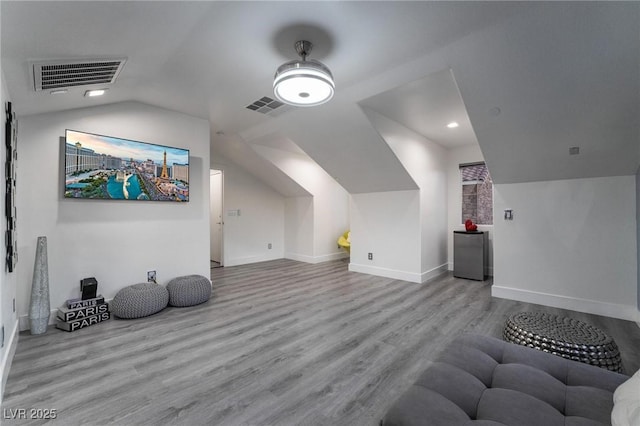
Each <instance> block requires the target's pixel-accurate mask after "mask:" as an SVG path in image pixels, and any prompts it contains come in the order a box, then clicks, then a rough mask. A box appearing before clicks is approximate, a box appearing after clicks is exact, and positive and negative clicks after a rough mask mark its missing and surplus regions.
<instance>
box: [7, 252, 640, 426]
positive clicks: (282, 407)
mask: <svg viewBox="0 0 640 426" xmlns="http://www.w3.org/2000/svg"><path fill="white" fill-rule="evenodd" d="M211 276H212V277H211V278H212V280H213V282H214V296H213V297H212V299H211V300H210V301H209V302H207V303H205V304H203V305H199V306H196V307H191V308H167V309H165V310H164V311H162V312H161V313H159V314H157V315H154V316H152V317H148V318H144V319H138V320H118V319H113V320H110V321H108V322H106V323H102V324H99V325H96V326H93V327H89V328H86V329H83V330H79V331H77V332H74V333H66V332H64V331H59V330H56V329H49V330H48V332H47V334H46V335H41V336H31V335H29V334H28V333H23V334H21V335H20V339H19V343H18V348H17V351H16V355H15V358H14V361H13V366H12V368H11V371H10V374H9V379H8V382H7V387H6V391H5V398H4V403H3V406H2V408H3V417H4V418H3V421H2V423H3V424H19V425H27V424H38V425H40V424H56V425H93V424H95V425H111V424H114V425H320V424H322V425H326V424H331V425H376V424H377V423H378V421H379V419H380V418H381V417H382V415H383V414H384V412H385V411H386V410H387V408H388V407H389V406H390V404H391V403H392V402H393V401H394V400H395V399H396V398H397V397H398V395H399V394H400V393H402V392H403V391H404V390H405V389H407V388H408V387H409V386H410V385H411V383H412V382H413V381H414V380H415V379H416V376H417V374H418V373H419V372H420V371H421V370H423V369H424V368H426V367H427V366H428V365H429V363H430V362H431V361H432V360H433V359H434V357H436V356H437V355H438V354H439V352H440V351H441V350H442V349H443V347H444V346H445V345H446V344H447V343H448V342H449V341H451V340H452V339H453V338H454V337H455V336H457V335H459V334H461V333H464V332H477V333H481V334H487V335H492V336H496V337H500V336H501V333H502V328H503V325H504V321H505V319H506V317H507V316H508V315H509V314H511V313H514V312H518V311H522V310H544V311H547V312H553V313H558V314H563V315H570V316H573V317H575V318H578V319H581V320H583V321H587V322H589V323H591V324H593V325H595V326H597V327H600V328H602V329H603V330H604V331H605V332H607V333H609V334H610V335H612V336H613V337H614V339H615V340H616V342H617V343H618V345H619V346H620V349H621V352H622V358H623V362H624V365H625V367H626V368H627V371H635V370H637V369H638V368H640V328H638V326H637V325H636V324H635V323H632V322H629V321H621V320H615V319H611V318H606V317H599V316H593V315H588V314H581V313H577V312H570V311H563V310H560V309H553V308H548V307H543V306H539V305H531V304H527V303H520V302H514V301H508V300H503V299H493V298H491V296H490V282H489V281H486V282H476V281H468V280H461V279H457V278H454V277H452V276H451V275H444V276H442V277H439V278H437V279H436V280H435V281H432V282H429V283H426V284H414V283H407V282H403V281H398V280H393V279H388V278H381V277H375V276H371V275H366V274H358V273H353V272H348V270H347V262H346V261H344V260H339V261H332V262H326V263H321V264H317V265H311V264H305V263H300V262H295V261H291V260H277V261H272V262H264V263H258V264H252V265H245V266H237V267H229V268H227V267H225V268H217V269H212V270H211ZM19 408H24V409H27V415H28V414H29V413H28V409H30V408H34V409H55V410H56V413H57V418H56V419H55V420H51V421H49V422H45V421H43V420H34V419H31V420H29V419H27V420H24V419H20V420H10V419H7V417H10V413H11V411H10V410H16V409H19ZM14 412H15V411H14Z"/></svg>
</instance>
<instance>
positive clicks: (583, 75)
mask: <svg viewBox="0 0 640 426" xmlns="http://www.w3.org/2000/svg"><path fill="white" fill-rule="evenodd" d="M639 10H640V5H639V4H638V3H609V2H603V3H599V2H594V3H574V2H555V3H546V2H545V3H538V2H531V3H527V2H413V1H412V2H402V1H380V2H332V1H322V2H313V1H301V2H271V1H264V2H224V1H216V2H208V1H193V2H188V1H179V2H171V1H162V2H160V1H158V2H150V1H149V2H147V1H139V2H101V1H70V2H60V1H56V2H48V1H44V2H23V1H15V2H12V1H6V0H3V1H2V2H0V17H1V26H0V29H1V36H2V37H1V43H2V45H1V48H2V51H1V54H2V58H1V59H2V62H1V66H2V71H3V73H4V76H5V80H6V82H7V86H8V88H9V92H10V95H11V98H12V101H13V102H14V104H15V108H16V109H17V111H18V113H19V114H21V115H28V114H38V113H46V112H51V111H59V110H65V109H72V108H82V107H86V106H94V105H98V104H105V103H116V102H122V101H131V100H135V101H139V102H145V103H148V104H152V105H156V106H160V107H164V108H167V109H171V110H175V111H179V112H183V113H186V114H190V115H193V116H196V117H201V118H205V119H208V120H209V122H210V125H211V138H212V141H211V143H212V157H214V156H216V155H220V156H225V157H227V158H230V159H231V160H232V161H234V162H236V163H238V164H239V165H241V166H243V167H244V168H245V169H247V170H250V171H251V172H252V173H254V174H256V175H257V176H258V177H259V178H261V179H263V180H265V181H267V182H271V183H270V184H271V185H274V186H275V185H281V188H280V189H279V190H280V191H281V192H283V193H284V194H293V195H295V194H299V193H301V192H303V191H300V188H299V187H297V186H296V185H290V184H286V183H283V180H286V179H283V178H282V176H280V175H278V172H276V171H275V168H274V167H269V165H265V164H263V165H260V161H263V160H261V159H260V158H259V157H258V156H256V154H255V153H252V150H251V149H247V148H248V147H249V146H250V144H251V143H252V140H254V141H257V140H264V136H265V135H271V134H275V133H278V132H280V133H282V135H283V137H282V142H278V141H277V140H274V139H273V138H271V139H269V141H270V142H269V143H270V144H272V145H273V144H278V143H283V144H289V147H288V148H287V149H298V148H292V147H291V146H290V145H291V142H293V143H294V144H295V145H296V146H297V147H299V148H300V149H302V150H303V151H304V152H306V153H308V154H309V155H310V156H311V157H312V158H314V160H316V161H317V162H318V163H319V164H320V165H321V166H322V167H323V168H325V170H327V171H328V172H329V173H330V174H331V175H332V176H334V177H336V179H337V180H338V181H339V182H341V184H343V186H345V188H346V189H347V190H349V191H350V192H367V191H371V192H373V191H376V190H395V189H408V188H412V182H411V181H410V179H407V176H406V175H403V174H402V173H403V172H402V167H401V166H400V165H399V164H397V163H394V161H397V160H394V157H393V155H392V153H391V151H390V150H389V149H388V147H385V146H384V142H383V141H380V140H376V137H375V131H373V130H372V129H366V119H365V118H364V115H363V114H361V113H359V112H358V108H359V107H358V106H359V105H362V106H366V107H368V108H371V109H373V110H375V111H377V112H378V113H381V114H383V115H386V116H388V117H389V118H391V119H393V120H395V121H397V122H399V123H401V124H403V125H405V126H406V127H409V128H411V129H412V130H414V131H416V132H418V133H421V134H423V135H424V136H425V137H427V138H429V139H431V140H433V141H435V142H437V143H440V144H442V145H443V146H445V147H455V146H460V145H464V144H469V143H476V142H475V139H476V137H477V142H478V143H479V144H480V147H481V149H482V151H483V153H484V155H485V157H486V159H487V162H488V164H489V167H490V169H491V170H492V175H493V177H494V180H495V181H496V182H498V183H501V182H502V183H509V182H521V181H532V180H546V179H562V178H571V177H587V176H596V175H597V176H604V175H615V174H630V173H633V172H635V168H637V165H638V163H639V158H640V146H639V145H640V144H639V136H638V134H639V132H638V126H639V125H640V124H639V122H640V120H638V115H639V112H640V108H639V103H640V101H639V99H640V94H639V92H640V89H639V87H640V83H639V81H638V75H639V74H640V61H639V58H640V54H639V49H640V48H639V46H640V43H639V39H640V36H639V34H640V31H639V27H640V24H639V22H640V13H639ZM303 38H304V39H309V40H310V41H312V42H313V43H314V44H315V47H314V49H313V51H312V52H311V55H310V57H311V58H313V59H318V60H320V61H322V62H324V63H325V64H326V65H327V66H329V67H330V68H331V70H332V72H333V74H334V76H335V79H336V86H337V89H336V90H337V93H336V97H335V98H334V99H333V100H332V101H331V102H329V103H328V104H326V105H323V106H321V107H317V108H306V109H293V110H292V111H289V112H286V113H284V114H282V115H280V116H278V117H269V116H266V115H263V114H259V113H256V112H254V111H250V110H248V109H246V108H245V107H246V106H247V105H249V104H251V103H252V102H253V101H255V100H257V99H259V98H261V97H263V96H272V81H273V74H274V72H275V69H276V68H277V67H278V66H279V65H280V64H281V63H283V62H285V61H287V60H290V59H294V58H295V57H296V55H295V52H294V49H293V44H294V42H295V41H296V40H298V39H303ZM97 57H118V58H120V57H125V58H127V62H126V64H125V66H124V68H123V69H122V71H121V73H120V75H119V77H118V79H117V81H116V83H115V84H113V85H109V91H108V92H107V94H106V95H105V96H103V97H101V98H85V97H84V96H83V94H84V91H85V88H75V89H70V90H69V92H68V93H66V94H59V95H52V94H50V93H47V92H36V91H35V90H34V89H33V81H32V79H33V76H32V75H31V74H30V71H29V64H30V62H32V61H41V60H58V59H79V58H97ZM450 121H458V122H459V123H460V124H461V126H460V128H458V129H457V131H456V132H449V131H447V130H448V129H446V128H445V127H444V126H445V125H446V124H447V123H448V122H450ZM574 145H580V146H581V148H582V149H581V153H584V155H583V154H581V157H580V158H569V157H568V156H567V150H568V148H569V147H570V146H574ZM354 156H358V158H361V161H360V162H361V163H362V164H357V165H356V164H355V163H354ZM602 158H604V159H606V164H601V162H599V161H598V159H602ZM523 165H524V166H523ZM381 169H382V170H383V171H384V170H386V172H384V173H382V175H381V177H380V178H379V179H378V178H377V177H375V176H374V173H377V172H379V171H380V170H381ZM258 170H259V171H258ZM282 188H284V189H282Z"/></svg>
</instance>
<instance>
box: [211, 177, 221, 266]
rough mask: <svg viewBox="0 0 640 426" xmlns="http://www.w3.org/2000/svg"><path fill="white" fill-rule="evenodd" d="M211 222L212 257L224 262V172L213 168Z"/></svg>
mask: <svg viewBox="0 0 640 426" xmlns="http://www.w3.org/2000/svg"><path fill="white" fill-rule="evenodd" d="M209 179H210V182H209V183H210V192H209V221H210V222H209V223H210V227H211V232H210V236H209V239H210V250H211V252H210V258H211V260H212V261H215V262H219V263H220V266H223V264H224V214H223V212H224V206H223V202H224V172H223V171H222V170H214V169H211V170H210V172H209Z"/></svg>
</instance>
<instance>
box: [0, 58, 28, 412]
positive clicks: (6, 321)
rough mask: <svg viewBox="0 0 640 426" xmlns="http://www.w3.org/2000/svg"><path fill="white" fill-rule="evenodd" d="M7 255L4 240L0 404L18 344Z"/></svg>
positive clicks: (13, 279)
mask: <svg viewBox="0 0 640 426" xmlns="http://www.w3.org/2000/svg"><path fill="white" fill-rule="evenodd" d="M0 80H1V86H0V87H1V89H0V104H2V123H5V121H6V114H5V113H4V108H5V104H6V102H9V101H11V97H10V96H9V91H8V90H7V86H6V83H5V80H4V73H3V72H1V71H0ZM14 109H15V105H14ZM0 135H1V136H0V164H2V166H3V167H4V163H5V161H6V149H5V132H4V128H3V130H2V131H0ZM23 167H24V166H23ZM5 183H6V178H5V174H4V173H2V188H4V187H5ZM2 194H4V191H3V192H2ZM3 197H4V195H3ZM3 199H4V198H3ZM2 212H3V214H2V216H1V217H0V224H1V225H0V233H1V234H2V235H3V236H4V235H5V233H6V231H7V221H6V219H5V217H4V208H2ZM6 255H7V250H6V247H5V244H4V240H3V242H2V244H0V259H2V272H1V273H0V319H1V320H2V327H4V344H3V345H2V347H1V348H0V403H1V402H2V396H3V395H4V386H5V384H6V381H7V377H8V375H9V368H10V367H11V360H12V359H13V354H14V353H15V350H16V346H17V344H18V317H17V315H16V312H15V311H14V310H13V301H14V299H15V297H16V291H17V290H16V287H17V284H16V283H17V273H16V272H13V273H9V272H8V271H7V269H6V266H5V264H4V263H5V260H4V259H6ZM23 262H24V261H23Z"/></svg>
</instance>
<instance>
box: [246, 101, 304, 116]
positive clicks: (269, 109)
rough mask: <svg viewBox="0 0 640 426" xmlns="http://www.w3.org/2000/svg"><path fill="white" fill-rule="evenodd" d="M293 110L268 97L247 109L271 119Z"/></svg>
mask: <svg viewBox="0 0 640 426" xmlns="http://www.w3.org/2000/svg"><path fill="white" fill-rule="evenodd" d="M292 108H293V107H291V106H289V105H285V104H284V103H282V102H280V101H277V100H275V99H272V98H270V97H268V96H263V97H262V98H260V99H258V100H257V101H255V102H254V103H252V104H251V105H247V109H250V110H251V111H255V112H259V113H261V114H265V115H269V116H271V117H275V116H278V115H281V114H283V113H285V112H287V111H289V110H291V109H292Z"/></svg>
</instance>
